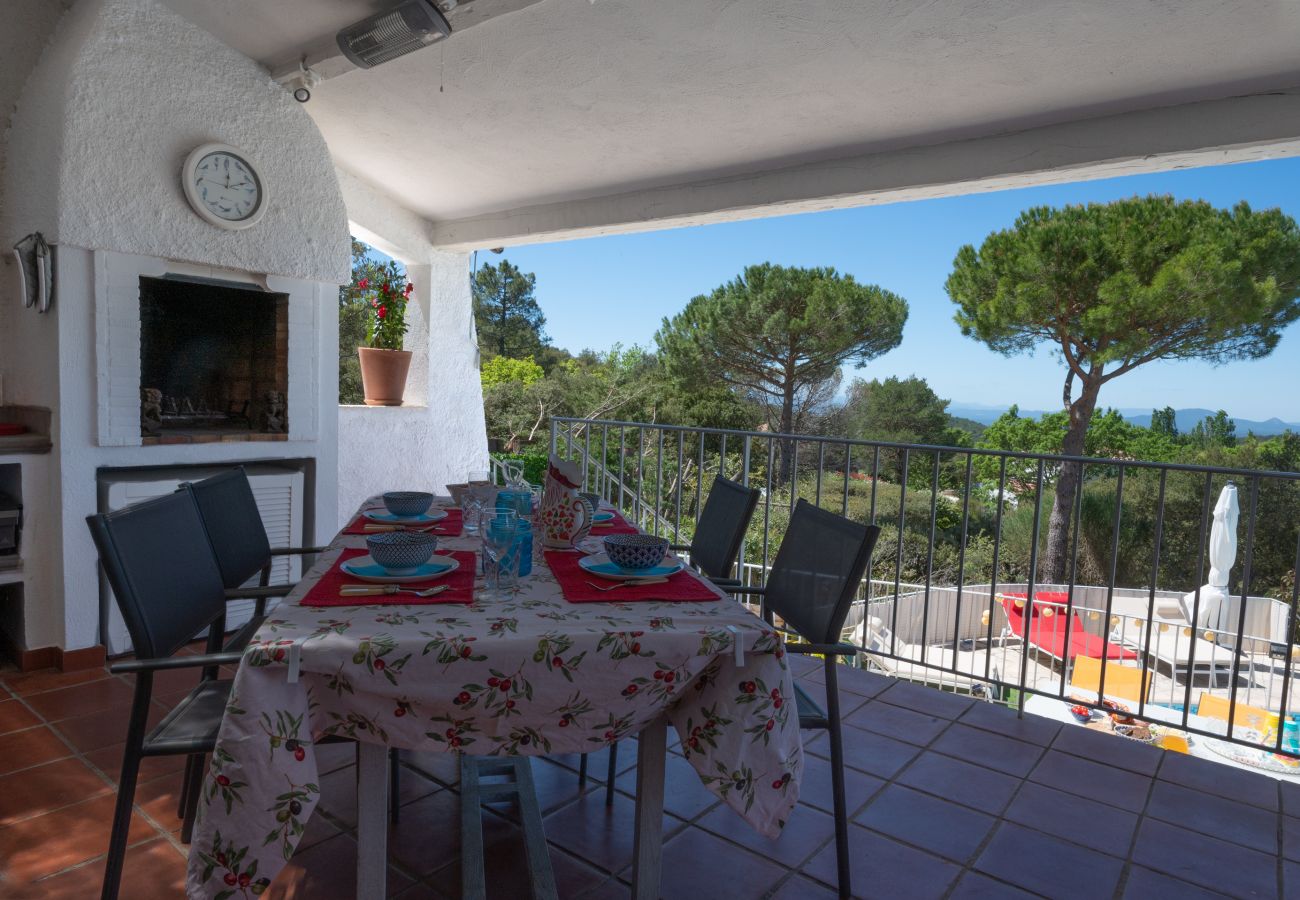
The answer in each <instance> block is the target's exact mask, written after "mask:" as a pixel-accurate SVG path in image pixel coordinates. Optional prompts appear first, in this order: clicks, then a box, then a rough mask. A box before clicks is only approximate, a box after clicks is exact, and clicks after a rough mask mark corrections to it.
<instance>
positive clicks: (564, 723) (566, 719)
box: [560, 716, 569, 728]
mask: <svg viewBox="0 0 1300 900" xmlns="http://www.w3.org/2000/svg"><path fill="white" fill-rule="evenodd" d="M560 727H561V728H568V727H569V717H568V716H565V717H564V718H563V719H561V720H560Z"/></svg>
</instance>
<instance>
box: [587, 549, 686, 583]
mask: <svg viewBox="0 0 1300 900" xmlns="http://www.w3.org/2000/svg"><path fill="white" fill-rule="evenodd" d="M578 565H579V566H580V567H581V568H582V570H583V571H584V572H588V573H590V574H592V575H595V576H596V577H598V578H604V579H606V580H608V581H632V580H635V579H638V578H667V577H668V576H669V575H675V574H676V573H678V572H680V571H681V570H682V563H681V560H678V559H665V560H664V561H663V562H662V563H660V564H659V565H657V566H653V567H651V568H649V569H621V568H619V567H618V566H616V565H614V564H613V563H612V562H610V561H609V557H608V556H607V555H606V554H604V553H593V554H592V555H591V556H584V557H582V559H580V560H578Z"/></svg>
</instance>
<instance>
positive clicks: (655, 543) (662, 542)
mask: <svg viewBox="0 0 1300 900" xmlns="http://www.w3.org/2000/svg"><path fill="white" fill-rule="evenodd" d="M667 552H668V538H661V537H655V536H654V535H653V534H611V535H610V536H609V537H607V538H605V555H606V556H608V557H609V561H610V562H612V563H613V564H614V565H616V566H618V567H619V568H620V569H627V570H629V571H632V572H639V571H641V570H642V569H650V568H653V567H654V566H657V565H659V563H661V562H663V559H664V555H665V554H666V553H667Z"/></svg>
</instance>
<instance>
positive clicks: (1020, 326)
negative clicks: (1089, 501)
mask: <svg viewBox="0 0 1300 900" xmlns="http://www.w3.org/2000/svg"><path fill="white" fill-rule="evenodd" d="M946 287H947V291H948V294H949V296H950V297H951V298H952V301H953V302H954V303H955V304H957V307H958V310H957V313H956V316H955V318H956V321H957V323H958V325H960V326H961V330H962V333H963V334H965V335H967V336H969V337H974V338H976V339H978V340H980V341H983V342H984V343H985V344H987V345H988V346H989V347H990V348H991V349H993V350H995V351H997V352H999V353H1003V354H1007V355H1011V354H1016V353H1024V352H1030V351H1032V350H1033V349H1034V348H1036V347H1038V346H1039V345H1042V344H1046V345H1048V346H1051V347H1052V348H1053V349H1055V350H1056V351H1057V352H1058V353H1059V354H1060V356H1061V359H1062V361H1063V362H1064V364H1065V368H1066V375H1065V381H1064V388H1063V391H1062V401H1063V405H1064V407H1065V408H1066V409H1067V410H1068V415H1069V424H1068V428H1067V430H1066V434H1065V438H1064V441H1063V447H1062V450H1063V452H1064V453H1066V454H1069V455H1076V454H1079V453H1081V452H1082V451H1083V450H1084V439H1085V435H1086V434H1087V431H1088V426H1089V423H1090V422H1091V420H1092V416H1093V412H1094V410H1095V409H1096V406H1097V398H1098V394H1099V392H1100V389H1101V386H1102V385H1103V384H1105V383H1106V382H1108V381H1110V380H1112V379H1114V378H1117V377H1119V376H1120V375H1123V374H1125V373H1126V372H1130V371H1132V370H1133V369H1135V368H1137V367H1138V366H1141V365H1144V364H1145V363H1148V362H1151V361H1153V360H1157V359H1203V360H1208V361H1210V362H1214V363H1222V362H1226V361H1229V360H1235V359H1257V358H1260V357H1264V356H1267V355H1268V354H1269V353H1271V352H1272V351H1273V348H1274V347H1276V346H1277V342H1278V338H1279V336H1280V334H1281V332H1282V330H1283V329H1284V328H1285V327H1286V326H1287V325H1289V324H1291V323H1292V322H1294V321H1295V320H1296V319H1297V318H1300V228H1297V226H1296V223H1295V221H1294V220H1293V219H1291V218H1290V217H1288V216H1286V215H1284V214H1283V213H1282V212H1280V211H1279V210H1276V209H1272V210H1264V211H1260V212H1256V211H1254V210H1252V209H1251V208H1250V207H1249V206H1248V205H1247V204H1245V203H1239V204H1237V205H1236V206H1235V207H1234V208H1232V209H1231V210H1220V209H1216V208H1215V207H1213V206H1211V205H1210V204H1208V203H1204V202H1200V201H1182V202H1179V201H1175V200H1174V199H1173V198H1172V197H1155V196H1153V197H1145V198H1137V197H1135V198H1131V199H1127V200H1120V201H1116V202H1114V203H1108V204H1096V203H1091V204H1088V205H1086V206H1068V207H1065V208H1063V209H1054V208H1051V207H1035V208H1033V209H1029V210H1026V211H1025V212H1023V213H1021V214H1020V216H1019V217H1018V218H1017V219H1016V222H1015V224H1014V225H1013V226H1012V227H1011V228H1009V229H1006V230H1003V231H998V232H994V233H993V234H991V235H989V236H988V237H987V238H986V239H985V240H984V243H983V244H982V245H981V247H980V248H979V249H978V250H976V248H975V247H973V246H970V245H967V246H964V247H962V248H961V249H960V250H959V251H958V253H957V257H956V260H955V261H954V263H953V271H952V274H951V275H949V277H948V280H947V285H946ZM1076 379H1077V380H1078V381H1079V394H1078V396H1077V397H1075V396H1074V391H1073V386H1074V382H1075V380H1076ZM1077 486H1078V467H1077V466H1066V467H1065V468H1064V469H1063V470H1062V473H1061V477H1060V478H1059V479H1058V480H1057V488H1056V497H1055V501H1054V504H1053V507H1052V514H1051V520H1050V524H1049V538H1048V546H1047V551H1046V553H1045V555H1044V573H1043V577H1044V578H1046V579H1047V580H1051V581H1056V580H1060V578H1061V577H1062V576H1063V575H1064V571H1065V563H1066V549H1067V544H1068V538H1069V534H1068V531H1069V513H1070V506H1071V504H1072V502H1073V500H1074V495H1075V491H1076V489H1077Z"/></svg>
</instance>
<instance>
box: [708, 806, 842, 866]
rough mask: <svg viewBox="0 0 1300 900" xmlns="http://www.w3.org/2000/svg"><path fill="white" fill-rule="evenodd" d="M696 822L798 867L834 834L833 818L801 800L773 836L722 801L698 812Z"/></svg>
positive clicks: (755, 850) (731, 839) (777, 860)
mask: <svg viewBox="0 0 1300 900" xmlns="http://www.w3.org/2000/svg"><path fill="white" fill-rule="evenodd" d="M696 825H698V826H699V827H700V828H703V829H705V830H706V831H709V832H712V833H713V834H716V835H718V836H719V837H723V838H726V839H727V840H729V841H732V842H733V843H736V844H740V845H741V846H743V847H746V848H748V849H750V850H753V851H754V852H755V853H757V854H758V855H760V856H762V857H763V858H764V859H770V860H773V861H775V862H778V863H780V864H781V865H783V866H787V867H790V868H798V867H799V866H800V865H802V864H803V862H804V861H805V860H806V859H808V857H810V856H812V854H813V853H814V852H815V851H816V850H817V849H819V848H820V847H821V846H822V845H823V844H825V843H826V842H827V841H829V840H832V839H833V838H834V837H835V819H834V818H833V817H832V816H830V815H827V814H826V813H824V812H820V811H818V810H816V809H813V808H812V807H811V806H805V805H804V804H802V803H800V804H799V805H798V806H796V807H795V808H794V812H793V813H792V814H791V815H790V818H789V819H788V820H787V821H786V823H785V828H784V829H783V830H782V832H781V836H780V837H779V838H777V839H776V840H772V839H771V838H765V837H763V836H762V835H761V834H759V833H758V832H757V831H755V830H754V828H753V826H752V825H750V824H749V823H748V822H746V821H745V820H744V819H742V818H741V817H740V814H739V813H737V812H736V811H735V810H733V809H732V808H731V807H730V806H727V805H726V804H725V803H723V804H719V805H718V806H717V807H715V808H714V809H712V810H710V811H709V813H708V814H707V815H704V816H702V817H701V818H700V819H699V820H698V821H697V822H696Z"/></svg>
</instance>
